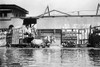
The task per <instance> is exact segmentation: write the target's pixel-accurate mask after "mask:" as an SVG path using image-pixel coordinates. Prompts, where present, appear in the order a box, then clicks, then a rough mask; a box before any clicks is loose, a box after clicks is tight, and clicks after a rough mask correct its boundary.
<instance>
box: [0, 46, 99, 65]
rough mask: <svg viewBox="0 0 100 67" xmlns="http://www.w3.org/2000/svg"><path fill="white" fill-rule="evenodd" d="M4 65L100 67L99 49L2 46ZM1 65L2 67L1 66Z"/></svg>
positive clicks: (1, 56) (0, 62) (2, 61)
mask: <svg viewBox="0 0 100 67" xmlns="http://www.w3.org/2000/svg"><path fill="white" fill-rule="evenodd" d="M0 65H1V66H2V67H11V66H12V65H17V67H100V50H99V49H84V48H79V49H25V48H24V49H18V48H2V49H1V48H0ZM1 66H0V67H1Z"/></svg>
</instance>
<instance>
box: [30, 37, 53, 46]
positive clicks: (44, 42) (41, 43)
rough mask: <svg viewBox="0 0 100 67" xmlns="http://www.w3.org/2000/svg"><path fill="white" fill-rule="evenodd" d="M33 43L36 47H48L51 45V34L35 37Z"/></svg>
mask: <svg viewBox="0 0 100 67" xmlns="http://www.w3.org/2000/svg"><path fill="white" fill-rule="evenodd" d="M31 43H32V44H33V46H35V47H46V46H47V47H49V46H50V44H51V40H50V36H46V37H44V38H40V39H33V40H32V41H31Z"/></svg>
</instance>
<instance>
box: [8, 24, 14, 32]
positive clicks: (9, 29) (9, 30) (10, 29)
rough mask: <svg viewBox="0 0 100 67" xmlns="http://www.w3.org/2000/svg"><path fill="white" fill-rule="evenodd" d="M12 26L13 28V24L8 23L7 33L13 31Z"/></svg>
mask: <svg viewBox="0 0 100 67" xmlns="http://www.w3.org/2000/svg"><path fill="white" fill-rule="evenodd" d="M13 28H14V26H13V25H9V28H8V33H12V32H13Z"/></svg>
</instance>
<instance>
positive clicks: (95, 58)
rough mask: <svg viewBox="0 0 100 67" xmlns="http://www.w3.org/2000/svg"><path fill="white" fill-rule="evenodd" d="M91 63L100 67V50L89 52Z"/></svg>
mask: <svg viewBox="0 0 100 67" xmlns="http://www.w3.org/2000/svg"><path fill="white" fill-rule="evenodd" d="M89 56H90V61H92V62H91V64H92V65H94V66H100V50H94V49H91V50H89Z"/></svg>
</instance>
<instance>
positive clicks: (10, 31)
mask: <svg viewBox="0 0 100 67" xmlns="http://www.w3.org/2000/svg"><path fill="white" fill-rule="evenodd" d="M13 28H14V26H13V25H9V28H8V31H7V35H6V44H7V46H10V45H11V44H12V35H13Z"/></svg>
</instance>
